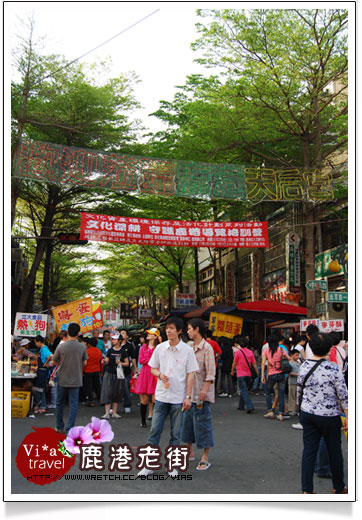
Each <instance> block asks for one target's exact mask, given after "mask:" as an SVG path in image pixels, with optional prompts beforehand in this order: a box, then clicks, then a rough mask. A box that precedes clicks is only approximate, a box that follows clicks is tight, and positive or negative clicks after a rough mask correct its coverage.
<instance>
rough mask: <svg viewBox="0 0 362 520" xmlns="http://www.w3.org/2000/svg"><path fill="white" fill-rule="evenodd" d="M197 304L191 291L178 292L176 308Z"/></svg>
mask: <svg viewBox="0 0 362 520" xmlns="http://www.w3.org/2000/svg"><path fill="white" fill-rule="evenodd" d="M192 305H195V295H194V294H189V293H177V294H176V308H177V309H181V308H183V307H190V306H192Z"/></svg>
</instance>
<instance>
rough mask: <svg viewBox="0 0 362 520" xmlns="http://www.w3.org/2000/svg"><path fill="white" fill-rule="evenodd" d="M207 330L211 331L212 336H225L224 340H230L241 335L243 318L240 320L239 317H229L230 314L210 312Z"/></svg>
mask: <svg viewBox="0 0 362 520" xmlns="http://www.w3.org/2000/svg"><path fill="white" fill-rule="evenodd" d="M209 329H210V330H211V331H212V333H213V336H218V337H220V336H225V337H226V338H230V339H232V338H233V337H234V336H236V335H238V334H241V331H242V329H243V318H240V316H230V314H220V313H218V312H211V313H210V318H209Z"/></svg>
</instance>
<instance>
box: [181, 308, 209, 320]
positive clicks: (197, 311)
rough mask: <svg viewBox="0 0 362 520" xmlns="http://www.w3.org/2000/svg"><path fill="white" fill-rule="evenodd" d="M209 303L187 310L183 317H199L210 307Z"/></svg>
mask: <svg viewBox="0 0 362 520" xmlns="http://www.w3.org/2000/svg"><path fill="white" fill-rule="evenodd" d="M210 307H211V306H210V305H203V306H202V307H198V308H197V309H195V310H193V311H190V312H188V313H187V314H185V315H184V318H201V317H202V315H203V314H204V312H206V311H207V310H209V309H210Z"/></svg>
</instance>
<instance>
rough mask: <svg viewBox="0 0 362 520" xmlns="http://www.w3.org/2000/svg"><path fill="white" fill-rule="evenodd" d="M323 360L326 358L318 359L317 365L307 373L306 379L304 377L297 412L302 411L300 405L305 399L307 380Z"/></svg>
mask: <svg viewBox="0 0 362 520" xmlns="http://www.w3.org/2000/svg"><path fill="white" fill-rule="evenodd" d="M322 361H325V360H324V359H320V360H319V361H317V362H316V363H315V365H314V366H313V367H312V368H311V369H310V370H309V372H308V373H307V374H306V375H305V377H304V379H303V383H302V384H301V385H298V386H300V387H301V391H300V398H299V400H298V404H297V412H298V413H300V407H301V405H302V401H303V391H304V387H305V384H306V382H307V380H308V379H309V378H310V376H311V375H312V374H313V372H314V371H315V370H316V369H317V368H318V367H319V365H320V364H321V363H322Z"/></svg>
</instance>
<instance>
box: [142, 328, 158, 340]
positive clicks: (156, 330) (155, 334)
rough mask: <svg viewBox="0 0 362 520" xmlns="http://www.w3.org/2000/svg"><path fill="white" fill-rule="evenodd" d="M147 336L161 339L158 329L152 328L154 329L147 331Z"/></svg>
mask: <svg viewBox="0 0 362 520" xmlns="http://www.w3.org/2000/svg"><path fill="white" fill-rule="evenodd" d="M145 332H146V334H153V335H154V336H157V337H158V338H159V337H160V331H159V330H158V329H156V327H152V329H147V330H146V331H145Z"/></svg>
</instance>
